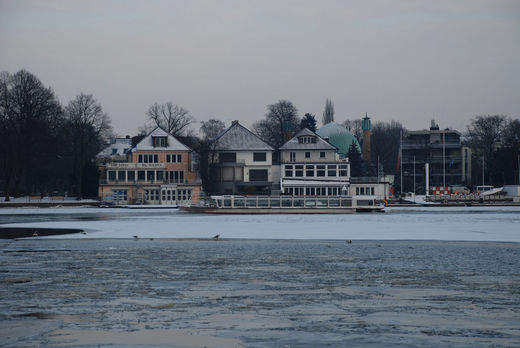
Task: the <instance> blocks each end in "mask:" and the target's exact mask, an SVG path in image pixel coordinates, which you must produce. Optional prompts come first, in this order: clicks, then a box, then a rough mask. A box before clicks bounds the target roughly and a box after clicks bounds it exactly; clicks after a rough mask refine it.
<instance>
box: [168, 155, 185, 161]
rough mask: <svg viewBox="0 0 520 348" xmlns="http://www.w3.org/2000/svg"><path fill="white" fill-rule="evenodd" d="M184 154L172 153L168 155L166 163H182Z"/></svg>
mask: <svg viewBox="0 0 520 348" xmlns="http://www.w3.org/2000/svg"><path fill="white" fill-rule="evenodd" d="M181 162H182V155H176V154H170V155H166V163H181Z"/></svg>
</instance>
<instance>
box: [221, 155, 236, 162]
mask: <svg viewBox="0 0 520 348" xmlns="http://www.w3.org/2000/svg"><path fill="white" fill-rule="evenodd" d="M219 158H220V163H236V161H237V153H236V152H224V153H221V154H220V156H219Z"/></svg>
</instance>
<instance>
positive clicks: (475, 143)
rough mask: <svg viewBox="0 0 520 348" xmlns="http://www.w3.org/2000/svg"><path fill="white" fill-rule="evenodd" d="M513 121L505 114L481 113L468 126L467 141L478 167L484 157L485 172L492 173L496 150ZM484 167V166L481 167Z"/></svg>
mask: <svg viewBox="0 0 520 348" xmlns="http://www.w3.org/2000/svg"><path fill="white" fill-rule="evenodd" d="M510 123H511V120H510V118H509V117H507V116H505V115H485V116H484V115H479V116H477V117H475V118H474V119H472V120H471V123H470V125H468V126H467V132H466V143H467V144H468V145H469V146H470V147H471V149H472V151H473V155H474V156H476V157H477V158H475V160H476V161H474V163H475V166H474V167H477V166H479V165H480V163H482V162H481V161H480V159H481V158H482V157H484V166H485V172H486V173H488V175H489V173H491V172H492V169H493V160H494V157H495V152H496V150H497V149H498V148H500V147H501V146H502V142H503V137H504V135H505V132H506V130H507V126H508V125H509V124H510ZM480 168H482V167H480Z"/></svg>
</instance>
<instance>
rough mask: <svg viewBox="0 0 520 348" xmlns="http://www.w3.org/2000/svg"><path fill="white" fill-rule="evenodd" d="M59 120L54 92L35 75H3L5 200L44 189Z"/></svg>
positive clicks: (0, 119) (0, 152) (0, 160)
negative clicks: (12, 194) (11, 195)
mask: <svg viewBox="0 0 520 348" xmlns="http://www.w3.org/2000/svg"><path fill="white" fill-rule="evenodd" d="M60 117H61V106H60V104H59V102H58V100H57V98H56V97H55V95H54V93H53V91H52V90H51V89H50V88H46V87H45V86H44V85H43V84H42V82H41V81H40V80H39V79H38V78H37V77H36V76H34V75H33V74H31V73H30V72H28V71H26V70H20V71H18V72H17V73H15V74H14V75H10V74H9V73H6V72H4V73H2V74H1V75H0V138H1V139H2V141H1V145H0V171H1V177H0V181H2V184H3V189H4V190H5V195H6V197H9V195H10V192H14V194H15V196H16V195H18V194H19V193H22V192H24V193H30V192H29V191H32V190H37V189H39V190H42V189H44V188H45V187H44V186H45V178H46V177H47V176H48V175H50V173H51V172H53V171H52V168H51V167H50V164H51V162H52V159H53V158H55V156H54V151H55V145H56V142H57V137H56V133H57V131H58V128H59V123H60ZM32 168H38V171H35V170H31V169H32ZM53 174H54V175H55V176H56V174H57V173H56V172H54V173H53Z"/></svg>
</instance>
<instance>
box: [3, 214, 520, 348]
mask: <svg viewBox="0 0 520 348" xmlns="http://www.w3.org/2000/svg"><path fill="white" fill-rule="evenodd" d="M519 222H520V208H519V207H516V208H492V207H487V208H405V209H395V208H393V209H388V211H387V213H384V214H350V215H341V216H338V215H286V216H283V215H264V216H259V215H251V216H215V215H190V214H183V213H179V212H178V211H177V210H175V209H167V210H127V209H97V208H76V209H69V208H67V209H63V208H59V209H2V210H0V224H1V226H13V227H22V226H23V227H54V228H55V227H63V228H82V229H84V230H86V231H87V232H88V233H87V234H86V235H83V234H75V235H65V236H57V237H48V238H27V239H21V240H0V250H1V252H0V346H5V347H28V346H46V347H99V346H105V345H108V346H111V347H134V348H137V347H157V346H161V347H317V346H329V347H345V346H350V347H436V346H445V347H472V348H474V347H511V346H520V271H519V270H520V243H518V241H519V239H520V238H519V234H520V231H519V230H520V228H519V227H518V226H520V224H519ZM217 233H219V234H221V236H222V238H221V240H218V241H214V240H211V237H212V236H214V235H215V234H217ZM134 235H138V236H139V239H138V240H134V239H133V238H132V236H134ZM346 240H352V241H353V242H352V243H346V242H345V241H346Z"/></svg>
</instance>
